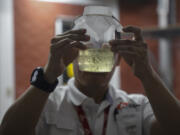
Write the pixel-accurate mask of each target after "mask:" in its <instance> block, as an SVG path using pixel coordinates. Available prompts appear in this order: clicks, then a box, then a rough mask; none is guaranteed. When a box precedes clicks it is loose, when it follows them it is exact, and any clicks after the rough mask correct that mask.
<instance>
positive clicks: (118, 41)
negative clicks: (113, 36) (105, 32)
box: [109, 39, 137, 46]
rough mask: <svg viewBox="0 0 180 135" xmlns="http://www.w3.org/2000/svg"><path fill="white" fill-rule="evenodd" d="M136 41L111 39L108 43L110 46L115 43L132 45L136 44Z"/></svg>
mask: <svg viewBox="0 0 180 135" xmlns="http://www.w3.org/2000/svg"><path fill="white" fill-rule="evenodd" d="M136 42H137V41H134V40H121V39H120V40H111V41H110V42H109V43H110V45H112V46H114V45H115V46H116V45H134V44H137V43H136Z"/></svg>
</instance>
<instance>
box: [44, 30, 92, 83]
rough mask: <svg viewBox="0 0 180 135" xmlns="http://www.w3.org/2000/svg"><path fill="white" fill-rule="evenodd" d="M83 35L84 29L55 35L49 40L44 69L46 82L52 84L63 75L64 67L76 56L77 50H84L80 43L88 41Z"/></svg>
mask: <svg viewBox="0 0 180 135" xmlns="http://www.w3.org/2000/svg"><path fill="white" fill-rule="evenodd" d="M85 33H86V30H85V29H80V30H72V31H68V32H65V33H64V34H61V35H57V36H56V37H54V38H53V39H52V40H51V47H50V55H49V60H48V63H47V64H46V66H45V68H44V74H45V78H46V80H47V81H48V82H50V83H53V82H54V81H55V79H56V78H57V77H58V76H59V75H61V74H62V73H63V71H64V69H65V67H66V66H67V65H68V64H69V63H71V62H72V61H73V60H74V59H75V58H76V57H77V56H78V50H79V49H82V50H84V49H86V46H85V45H83V44H82V43H81V42H80V41H88V40H89V39H90V37H89V36H88V35H86V34H85Z"/></svg>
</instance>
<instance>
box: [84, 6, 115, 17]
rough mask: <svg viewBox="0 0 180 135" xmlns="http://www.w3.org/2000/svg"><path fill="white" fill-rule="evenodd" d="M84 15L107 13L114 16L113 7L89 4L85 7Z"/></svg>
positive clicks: (106, 14)
mask: <svg viewBox="0 0 180 135" xmlns="http://www.w3.org/2000/svg"><path fill="white" fill-rule="evenodd" d="M83 15H105V16H113V14H112V11H111V8H110V7H105V6H87V7H85V8H84V13H83Z"/></svg>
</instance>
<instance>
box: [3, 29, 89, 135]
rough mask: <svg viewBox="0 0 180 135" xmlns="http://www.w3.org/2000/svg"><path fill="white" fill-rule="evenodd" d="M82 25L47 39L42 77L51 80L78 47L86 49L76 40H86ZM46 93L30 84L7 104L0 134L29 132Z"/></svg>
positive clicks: (11, 134) (31, 132) (32, 129)
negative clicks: (47, 51)
mask: <svg viewBox="0 0 180 135" xmlns="http://www.w3.org/2000/svg"><path fill="white" fill-rule="evenodd" d="M85 33H86V30H85V29H80V30H72V31H68V32H66V33H64V34H61V35H57V36H56V37H54V38H53V39H52V40H51V47H50V55H49V56H50V57H49V60H48V62H47V64H46V66H45V68H44V79H45V80H46V81H47V82H49V83H53V82H54V81H55V80H56V78H57V77H58V76H59V75H61V74H62V73H63V71H64V69H65V67H66V66H67V65H68V64H69V63H71V62H72V61H73V60H74V59H75V58H76V57H77V55H78V50H79V49H86V47H85V45H83V44H82V43H80V42H79V41H88V40H89V39H90V38H89V36H88V35H86V34H85ZM48 96H49V93H46V92H44V91H43V90H40V89H38V88H36V87H34V86H30V87H29V88H28V89H27V90H26V92H25V93H24V94H23V95H22V96H21V97H20V98H19V99H18V100H17V101H16V102H15V103H14V104H13V105H12V106H11V107H10V108H9V110H8V111H7V113H6V114H5V116H4V118H3V122H2V124H1V126H0V134H3V135H13V134H14V135H32V134H34V133H35V127H36V124H37V122H38V120H39V117H40V114H41V113H42V111H43V108H44V105H45V103H46V101H47V99H48Z"/></svg>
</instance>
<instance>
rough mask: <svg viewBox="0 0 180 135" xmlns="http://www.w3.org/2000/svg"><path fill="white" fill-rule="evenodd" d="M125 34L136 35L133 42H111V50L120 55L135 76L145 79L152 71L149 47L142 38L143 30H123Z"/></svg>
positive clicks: (135, 28)
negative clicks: (148, 72) (145, 75)
mask: <svg viewBox="0 0 180 135" xmlns="http://www.w3.org/2000/svg"><path fill="white" fill-rule="evenodd" d="M123 31H124V32H130V33H134V39H133V40H121V39H117V40H111V41H110V45H111V46H112V47H111V50H112V51H113V52H115V53H118V54H119V55H120V56H121V57H122V58H124V60H125V61H126V62H127V64H128V65H129V66H130V67H131V68H132V70H133V72H134V75H135V76H137V77H138V78H141V79H142V78H143V76H144V74H145V73H147V71H150V70H151V66H150V64H149V59H148V49H147V48H148V47H147V44H146V43H145V42H144V40H143V37H142V34H141V33H142V32H141V29H139V28H137V27H133V26H128V27H125V28H123Z"/></svg>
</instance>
